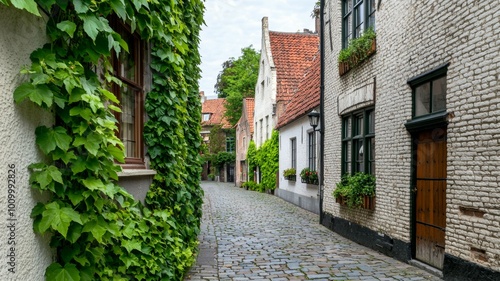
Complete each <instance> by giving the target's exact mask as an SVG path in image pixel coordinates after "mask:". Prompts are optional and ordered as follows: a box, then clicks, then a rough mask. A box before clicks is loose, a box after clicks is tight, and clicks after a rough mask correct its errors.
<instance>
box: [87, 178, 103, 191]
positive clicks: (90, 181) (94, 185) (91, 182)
mask: <svg viewBox="0 0 500 281" xmlns="http://www.w3.org/2000/svg"><path fill="white" fill-rule="evenodd" d="M82 183H83V185H85V187H87V188H88V189H90V190H100V189H102V188H104V184H103V183H102V181H101V180H100V179H96V178H87V179H84V180H82Z"/></svg>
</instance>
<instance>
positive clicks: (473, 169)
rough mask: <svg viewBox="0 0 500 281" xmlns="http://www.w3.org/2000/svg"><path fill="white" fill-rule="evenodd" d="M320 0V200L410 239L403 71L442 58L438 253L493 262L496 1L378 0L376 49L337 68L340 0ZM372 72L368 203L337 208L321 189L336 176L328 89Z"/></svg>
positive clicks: (499, 265) (498, 263) (335, 125)
mask: <svg viewBox="0 0 500 281" xmlns="http://www.w3.org/2000/svg"><path fill="white" fill-rule="evenodd" d="M326 2H327V4H326V9H328V11H326V17H325V22H326V23H325V41H324V42H325V45H324V50H325V117H326V118H325V123H326V124H325V125H326V130H325V199H324V210H325V211H326V212H328V213H331V214H333V215H334V216H337V217H342V218H345V219H349V220H351V221H353V222H356V223H359V224H361V225H364V226H367V227H369V228H370V229H373V230H375V231H379V232H380V233H383V234H387V235H389V236H391V237H394V238H397V239H400V240H402V241H405V242H410V222H411V221H410V210H411V209H410V175H411V170H412V166H411V138H410V135H409V133H408V132H407V130H406V129H405V127H404V123H405V122H406V121H407V120H409V119H411V117H412V116H411V107H412V101H411V96H412V93H411V88H410V87H409V86H408V84H407V80H408V79H409V78H412V77H415V76H417V75H420V74H422V73H424V72H426V71H429V70H432V69H434V68H436V67H437V66H439V65H442V64H444V63H450V65H449V67H448V73H447V111H448V112H450V113H451V116H452V118H450V120H449V126H448V185H447V226H446V253H448V254H451V255H453V256H456V257H459V258H461V259H464V260H467V261H471V262H475V263H478V264H480V265H483V266H486V267H488V268H491V269H493V270H497V271H498V270H500V236H499V235H498V233H500V208H499V207H498V206H500V188H499V182H500V162H499V160H500V134H499V133H500V108H499V105H498V104H500V84H499V79H500V44H499V43H498V42H500V21H499V18H500V7H499V6H498V5H494V4H493V3H491V2H489V1H460V2H456V1H447V2H442V1H381V2H380V3H381V4H380V6H379V9H378V10H377V12H376V29H377V52H376V54H375V55H374V56H373V57H371V58H370V59H369V60H368V61H367V62H365V63H364V64H363V65H361V66H359V67H358V68H355V69H353V70H351V71H350V72H349V73H347V74H346V75H344V76H342V77H339V75H338V69H337V55H338V52H339V51H340V48H341V41H340V40H341V37H340V36H341V6H340V3H341V1H326ZM329 20H330V21H331V23H329ZM330 35H332V38H331V42H332V44H331V46H330V37H329V36H330ZM374 78H375V79H376V87H375V88H376V90H375V92H376V105H375V116H376V117H375V118H376V124H375V132H376V135H375V140H376V176H377V201H376V210H375V211H365V210H360V211H351V210H350V211H345V210H342V211H341V210H340V208H339V205H338V204H336V203H335V201H334V198H333V196H331V192H332V191H333V189H334V188H335V183H336V182H337V181H338V180H339V179H340V159H341V157H340V156H341V155H340V148H341V142H340V139H341V136H340V132H341V130H340V128H341V123H340V121H341V119H340V117H339V115H338V114H337V96H338V95H339V94H340V93H343V92H346V91H351V90H352V89H356V88H357V87H359V86H362V85H363V84H365V83H367V81H370V80H372V79H374Z"/></svg>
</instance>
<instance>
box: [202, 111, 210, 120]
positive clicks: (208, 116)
mask: <svg viewBox="0 0 500 281" xmlns="http://www.w3.org/2000/svg"><path fill="white" fill-rule="evenodd" d="M208 120H210V113H203V121H208Z"/></svg>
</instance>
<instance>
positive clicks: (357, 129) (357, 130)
mask: <svg viewBox="0 0 500 281" xmlns="http://www.w3.org/2000/svg"><path fill="white" fill-rule="evenodd" d="M352 135H353V137H355V136H361V135H363V115H362V114H361V115H358V116H355V117H354V128H353V131H352Z"/></svg>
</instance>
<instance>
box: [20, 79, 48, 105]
mask: <svg viewBox="0 0 500 281" xmlns="http://www.w3.org/2000/svg"><path fill="white" fill-rule="evenodd" d="M53 96H54V94H53V93H52V91H51V90H50V88H49V87H48V86H47V85H45V84H40V85H33V84H31V83H29V82H26V83H23V84H21V85H20V86H19V87H17V88H16V90H15V91H14V101H15V102H16V103H19V102H21V101H23V100H24V99H25V98H29V99H30V100H31V101H32V102H34V103H36V104H38V105H40V106H41V105H42V103H43V104H45V105H46V106H47V107H50V106H51V105H52V97H53Z"/></svg>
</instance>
